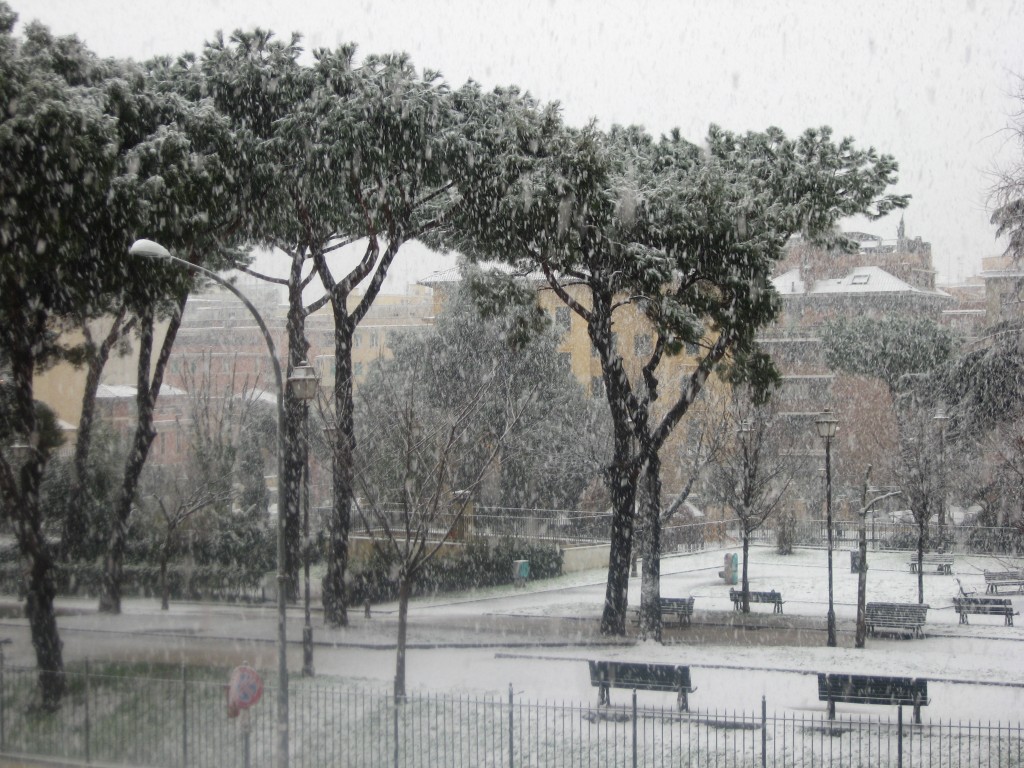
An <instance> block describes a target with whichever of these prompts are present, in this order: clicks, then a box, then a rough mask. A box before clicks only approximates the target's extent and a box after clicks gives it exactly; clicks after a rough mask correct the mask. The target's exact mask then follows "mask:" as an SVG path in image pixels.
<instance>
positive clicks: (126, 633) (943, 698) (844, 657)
mask: <svg viewBox="0 0 1024 768" xmlns="http://www.w3.org/2000/svg"><path fill="white" fill-rule="evenodd" d="M722 559H723V551H721V550H715V551H706V552H700V553H694V554H688V555H678V556H672V557H668V558H666V559H665V560H664V561H663V577H662V595H664V596H677V597H687V596H693V597H694V598H695V611H694V618H693V622H692V624H691V626H689V627H683V628H669V629H667V630H666V632H665V636H664V641H663V643H662V644H658V643H656V642H653V641H650V640H647V641H644V640H640V639H637V638H635V637H628V638H625V639H622V638H616V639H609V638H604V637H602V636H601V635H600V634H599V632H598V625H599V619H600V614H601V608H602V602H603V599H604V572H603V571H600V570H597V571H587V572H581V573H575V574H569V575H566V576H563V577H560V578H558V579H554V580H549V581H537V582H530V583H528V584H527V585H526V586H525V587H522V588H516V587H514V586H512V585H509V586H508V587H499V588H493V589H489V590H480V591H475V592H471V593H462V594H457V595H444V596H438V597H436V598H432V599H420V600H415V601H413V603H412V605H411V607H410V628H409V643H410V651H409V658H408V671H407V674H408V687H409V690H410V692H421V693H426V692H433V693H453V694H455V693H457V694H464V695H473V696H476V695H484V696H488V695H493V696H496V697H503V696H505V695H507V692H508V689H509V685H511V686H512V687H513V690H514V691H515V693H516V696H517V697H518V698H520V699H521V700H527V701H536V702H543V701H559V702H567V703H568V702H581V703H587V702H589V703H596V700H597V692H596V691H595V689H593V688H592V687H591V685H590V678H589V672H588V667H587V664H586V663H585V661H586V660H587V659H616V660H630V661H641V662H662V663H672V664H687V665H689V666H690V667H691V670H692V678H693V684H694V685H695V686H696V687H697V691H696V692H695V693H694V694H692V695H691V697H690V706H691V708H692V709H696V710H702V711H708V710H711V711H714V710H718V711H723V710H727V711H733V710H735V711H747V712H752V711H754V710H759V709H760V706H761V698H762V696H763V697H765V699H766V702H767V706H768V709H769V711H772V712H777V713H784V712H790V713H802V712H809V713H810V712H813V713H821V712H822V711H823V710H824V706H825V705H824V704H823V703H821V702H819V701H818V698H817V687H816V678H815V674H816V673H818V672H837V673H849V674H879V675H891V676H907V677H923V678H926V679H927V680H928V693H929V696H930V698H931V704H930V705H929V706H928V707H927V708H926V709H925V710H924V717H925V719H926V720H927V719H931V720H940V719H941V720H943V721H949V720H953V721H957V720H964V721H968V720H970V721H974V722H989V721H991V722H996V721H1002V722H1006V721H1008V720H1009V721H1013V722H1016V721H1017V719H1018V716H1019V715H1018V713H1019V712H1020V704H1021V701H1022V694H1024V663H1022V662H1024V643H1022V642H1021V641H1022V640H1024V634H1022V633H1024V625H1020V622H1017V623H1018V625H1019V626H1014V627H1007V626H1004V620H1003V618H1002V617H1000V616H971V617H970V624H969V625H967V626H964V625H961V624H959V623H958V616H957V614H956V612H955V611H954V610H953V607H952V600H953V597H954V596H956V595H957V594H958V593H959V589H960V586H959V585H960V584H962V585H963V588H964V589H965V590H968V591H970V590H976V591H977V593H978V594H984V592H985V583H984V578H983V571H984V570H986V569H989V570H997V569H999V570H1001V569H1003V568H1004V567H1008V566H1017V565H1019V563H1017V562H1016V561H1011V560H1007V559H1005V558H999V559H996V558H989V557H985V556H977V555H957V556H956V560H955V563H954V567H953V574H952V575H942V574H938V573H926V574H925V575H924V589H925V601H926V603H927V604H928V605H929V606H930V608H929V611H928V619H927V623H926V624H925V627H924V634H925V636H924V638H919V639H913V638H910V637H907V636H895V635H894V636H887V635H883V636H878V637H869V638H868V641H867V647H866V648H864V649H856V648H854V622H855V616H856V585H857V575H856V574H855V573H851V571H850V559H849V554H848V552H847V551H846V550H837V551H836V552H835V553H834V601H835V610H836V615H837V623H838V630H839V632H838V647H836V648H828V647H826V645H825V639H826V633H825V615H826V611H827V599H828V598H827V595H828V589H827V584H828V580H827V568H826V552H825V551H824V550H822V549H798V550H796V552H795V553H794V554H792V555H789V556H780V555H778V554H776V553H775V551H774V549H772V548H768V547H755V548H753V549H752V550H751V562H750V579H751V589H752V590H771V589H774V590H777V591H778V592H780V593H781V594H782V597H783V599H784V601H785V603H784V613H783V614H782V615H777V614H773V613H772V609H771V606H768V605H752V606H751V613H750V614H749V615H743V614H739V613H736V612H735V611H734V610H733V609H732V604H731V602H730V600H729V589H730V587H729V585H727V584H725V582H724V581H723V580H722V579H721V578H720V577H719V576H718V571H719V570H721V567H722ZM909 559H910V554H909V553H907V552H870V553H869V558H868V562H869V572H868V597H867V599H868V601H869V602H874V601H883V602H916V601H917V576H916V574H912V573H911V572H910V569H909V566H908V561H909ZM639 586H640V582H639V578H636V579H633V580H631V584H630V605H631V606H635V605H636V604H638V602H639ZM1006 596H1008V597H1011V598H1012V599H1013V600H1014V602H1015V605H1019V602H1020V600H1021V599H1022V598H1020V597H1018V596H1017V595H1016V594H1009V595H1006ZM60 607H61V608H62V615H61V617H60V619H59V620H60V624H61V628H62V631H64V632H65V637H66V639H65V651H66V653H67V656H68V658H69V660H72V661H73V660H76V659H77V660H81V659H83V658H85V657H88V658H90V659H100V660H102V659H107V658H111V659H114V658H116V659H126V658H142V659H153V660H177V659H178V658H185V659H187V660H189V661H192V662H194V663H212V664H223V665H225V666H232V665H235V664H240V663H242V662H243V661H248V662H250V663H251V664H253V665H255V666H257V667H258V668H261V669H263V670H266V673H267V674H268V675H270V674H271V673H272V670H273V669H274V665H275V655H274V654H275V650H274V637H275V631H276V625H275V615H274V610H273V608H272V607H263V606H255V607H225V606H216V605H198V604H188V603H180V604H172V606H171V610H170V611H168V612H161V611H160V610H159V605H158V602H157V601H156V600H145V601H143V600H133V601H129V602H128V603H127V604H126V610H125V612H124V614H122V615H121V616H106V615H102V616H101V615H99V614H97V613H96V611H95V605H94V603H92V602H89V601H61V602H60ZM395 612H396V606H394V605H389V604H383V605H379V606H375V607H374V609H373V612H372V617H371V618H369V619H367V618H365V617H364V616H363V614H362V612H361V611H355V610H354V611H352V614H351V626H349V627H347V628H344V629H329V628H327V627H324V626H323V623H322V621H321V620H320V618H319V616H318V615H317V614H315V613H314V620H313V624H314V629H315V638H316V649H315V653H316V659H315V663H316V670H317V675H318V677H317V680H318V681H319V682H324V683H331V684H335V685H344V686H352V687H359V688H364V689H373V690H381V689H387V688H389V687H390V685H391V681H392V679H393V675H394V663H395V651H394V643H395V632H396V627H397V620H396V615H395ZM301 624H302V612H301V609H300V608H298V607H297V608H294V609H291V611H290V613H289V625H288V632H289V640H290V646H289V666H290V668H291V670H292V674H293V675H294V677H293V682H295V681H296V680H297V678H298V669H299V667H300V666H301V654H300V646H299V640H300V638H301ZM630 627H631V631H632V629H633V625H632V624H631V625H630ZM0 634H3V635H5V636H8V637H10V638H11V639H12V640H13V644H12V645H11V646H8V647H7V650H6V657H7V659H8V663H14V664H24V665H26V666H31V664H32V658H33V657H32V652H31V647H30V644H29V635H28V628H27V625H26V623H25V621H24V620H23V619H20V618H7V619H5V620H4V621H3V624H2V625H0ZM628 697H629V693H628V692H627V691H617V692H616V691H613V692H612V702H613V703H625V702H626V700H627V699H628ZM640 700H641V703H642V704H650V705H665V706H671V705H672V704H673V702H674V697H673V696H672V695H671V694H661V693H656V692H655V693H651V692H641V693H640ZM887 709H888V708H885V707H877V706H858V705H843V704H840V705H839V706H838V711H839V714H840V715H841V716H847V715H852V716H857V715H858V713H864V714H870V715H872V716H877V715H882V716H886V717H888V716H894V713H893V712H889V711H885V710H887ZM879 710H883V711H879Z"/></svg>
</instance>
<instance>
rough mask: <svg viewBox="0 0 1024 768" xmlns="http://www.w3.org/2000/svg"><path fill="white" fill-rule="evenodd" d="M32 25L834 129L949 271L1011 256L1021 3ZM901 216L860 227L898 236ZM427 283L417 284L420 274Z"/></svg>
mask: <svg viewBox="0 0 1024 768" xmlns="http://www.w3.org/2000/svg"><path fill="white" fill-rule="evenodd" d="M8 2H10V3H11V5H12V7H13V8H14V10H15V11H16V12H17V13H18V14H19V15H20V17H21V20H22V21H23V22H24V21H28V20H30V19H39V20H40V21H42V22H43V23H45V24H46V25H47V26H49V27H50V28H51V29H52V30H53V31H54V32H56V33H58V34H70V33H74V34H77V35H78V36H79V37H80V38H82V39H83V40H85V42H86V43H87V44H88V45H89V47H90V48H92V49H93V50H94V51H95V52H96V53H98V54H100V55H102V56H121V57H132V58H136V59H143V58H146V57H148V56H150V55H154V54H177V53H181V52H184V51H197V52H198V51H200V50H201V48H202V45H203V43H204V42H205V41H206V40H208V39H210V38H211V37H212V36H213V34H214V33H215V32H216V31H217V30H223V31H224V32H225V33H230V32H231V31H233V30H234V29H237V28H246V29H249V28H252V27H254V26H261V27H264V28H269V29H272V30H274V31H275V32H277V33H278V34H279V35H281V36H285V35H287V34H288V33H290V32H292V31H297V32H300V33H302V35H303V37H304V41H305V45H306V46H307V47H308V48H313V47H321V46H326V47H333V46H335V45H337V44H339V43H343V42H349V41H352V42H355V43H357V44H358V45H359V51H360V53H361V54H366V53H370V52H385V51H394V50H405V51H408V52H409V53H410V54H411V55H412V57H413V60H414V62H415V63H416V65H417V66H419V67H429V68H432V69H437V70H440V71H441V72H442V73H443V74H444V76H445V77H446V78H447V79H448V81H449V82H450V83H452V84H453V85H459V84H461V83H463V82H464V81H465V80H466V79H467V78H473V79H476V80H478V81H480V82H482V83H483V84H484V85H485V86H493V85H497V84H512V83H514V84H517V85H519V86H521V87H523V88H525V89H528V90H529V91H531V92H532V93H533V94H534V95H535V96H537V97H538V98H540V99H541V100H544V101H551V100H556V101H559V102H561V104H562V107H563V110H564V114H565V116H566V119H567V120H568V121H569V122H570V123H574V124H581V123H583V122H585V121H587V120H589V119H591V118H596V119H597V120H598V122H599V123H600V124H601V125H602V126H604V127H607V126H609V125H611V124H612V123H637V124H641V125H644V126H646V128H647V129H648V130H649V131H651V132H652V133H655V134H659V133H662V132H665V131H667V130H669V129H671V128H672V127H675V126H678V127H679V128H680V129H681V130H682V132H683V135H684V136H686V137H687V138H689V139H691V140H694V141H700V140H701V139H702V138H703V136H704V135H705V133H706V131H707V127H708V125H709V124H711V123H717V124H719V125H722V126H724V127H726V128H729V129H732V130H748V129H757V130H759V129H763V128H765V127H767V126H769V125H778V126H780V127H782V128H783V129H785V130H786V131H787V132H789V133H796V132H799V131H801V130H802V129H804V128H806V127H811V126H820V125H830V126H832V127H833V129H834V130H835V132H836V134H838V135H852V136H854V137H855V138H856V139H857V140H858V142H860V143H862V144H865V145H867V144H870V145H873V146H875V147H876V148H878V149H879V150H881V151H884V152H888V153H891V154H893V155H895V156H896V158H897V160H898V161H899V163H900V184H899V187H898V191H900V192H908V193H910V194H912V195H913V198H914V199H913V201H912V202H911V205H910V208H909V209H908V210H907V211H906V212H905V214H904V215H905V218H906V227H907V233H908V235H910V236H921V237H922V238H923V239H924V240H927V241H930V242H931V243H932V247H933V253H934V255H935V262H936V268H937V269H938V270H939V272H940V279H941V280H945V281H947V282H948V281H957V280H960V279H962V278H965V277H968V276H970V275H973V274H976V273H977V272H978V271H979V270H980V261H981V258H982V257H983V256H991V255H995V254H998V253H999V252H1000V250H1001V248H1000V244H999V243H998V242H996V241H995V239H994V231H993V228H992V226H991V225H990V224H989V222H988V219H989V214H988V211H987V206H986V190H987V189H988V187H989V186H990V184H991V183H992V177H991V172H992V171H993V169H995V168H996V167H1000V166H1005V165H1006V164H1007V163H1010V162H1013V161H1014V160H1015V159H1016V158H1019V157H1020V156H1021V154H1022V149H1021V147H1020V146H1019V145H1017V143H1016V141H1015V139H1014V138H1013V137H1012V136H1011V134H1010V133H1009V132H1008V131H1006V130H1005V129H1006V127H1007V125H1008V124H1009V123H1010V121H1011V119H1012V116H1013V114H1014V113H1015V111H1016V110H1017V109H1018V108H1019V107H1018V105H1019V102H1018V100H1017V98H1016V97H1015V94H1017V93H1018V80H1017V75H1024V2H1010V1H1009V0H973V1H972V0H902V1H901V2H892V0H883V1H875V0H858V1H857V2H847V1H846V0H828V1H827V2H821V1H820V0H774V1H773V2H740V1H738V0H735V1H732V2H730V1H728V0H696V1H695V0H611V1H608V0H604V1H602V2H598V1H597V0H515V1H514V2H498V1H494V2H490V1H488V0H415V1H412V2H401V1H400V0H361V1H360V2H351V1H350V0H334V2H322V1H321V0H302V1H301V2H281V1H280V0H276V1H275V2H269V1H261V0H203V1H200V0H178V1H177V2H173V1H172V0H165V1H164V2H153V1H151V0H8ZM898 222H899V214H898V213H897V214H896V215H895V216H894V217H893V216H890V217H889V218H888V219H884V220H882V221H879V222H874V223H870V224H869V223H864V222H855V223H853V224H852V226H855V227H856V228H857V229H861V230H866V231H870V232H873V233H875V234H878V235H880V236H882V237H887V238H892V237H895V234H896V227H897V224H898ZM414 276H415V275H414Z"/></svg>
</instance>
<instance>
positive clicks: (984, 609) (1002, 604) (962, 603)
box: [953, 597, 1013, 627]
mask: <svg viewBox="0 0 1024 768" xmlns="http://www.w3.org/2000/svg"><path fill="white" fill-rule="evenodd" d="M953 607H954V608H955V609H956V612H957V613H959V614H960V623H961V624H966V623H967V614H969V613H977V614H982V615H988V616H1004V617H1006V626H1008V627H1012V626H1013V602H1012V601H1011V600H1010V598H1008V597H954V598H953Z"/></svg>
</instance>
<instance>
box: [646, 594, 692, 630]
mask: <svg viewBox="0 0 1024 768" xmlns="http://www.w3.org/2000/svg"><path fill="white" fill-rule="evenodd" d="M693 602H694V598H692V597H659V598H658V609H659V610H660V611H661V621H662V624H665V623H666V615H670V616H675V618H676V623H677V624H678V626H680V627H681V626H683V625H684V624H689V623H690V619H691V618H692V617H693ZM634 621H636V622H637V623H639V621H640V609H639V608H637V611H636V614H635V616H634Z"/></svg>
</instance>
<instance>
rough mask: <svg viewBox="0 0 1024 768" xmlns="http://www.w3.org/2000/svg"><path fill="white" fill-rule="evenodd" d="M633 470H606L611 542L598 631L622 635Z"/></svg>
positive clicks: (626, 605)
mask: <svg viewBox="0 0 1024 768" xmlns="http://www.w3.org/2000/svg"><path fill="white" fill-rule="evenodd" d="M636 474H637V473H636V472H635V471H633V472H630V471H629V470H628V468H620V467H618V466H616V465H614V464H613V466H612V467H610V468H609V470H608V472H607V478H608V483H607V484H608V492H609V495H610V496H611V500H612V528H611V532H610V537H611V546H610V548H609V552H608V582H607V585H606V587H605V596H604V612H603V613H602V615H601V634H604V635H625V634H626V612H627V610H628V609H629V558H630V553H631V551H632V546H633V516H634V509H633V507H634V503H635V500H636Z"/></svg>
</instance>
